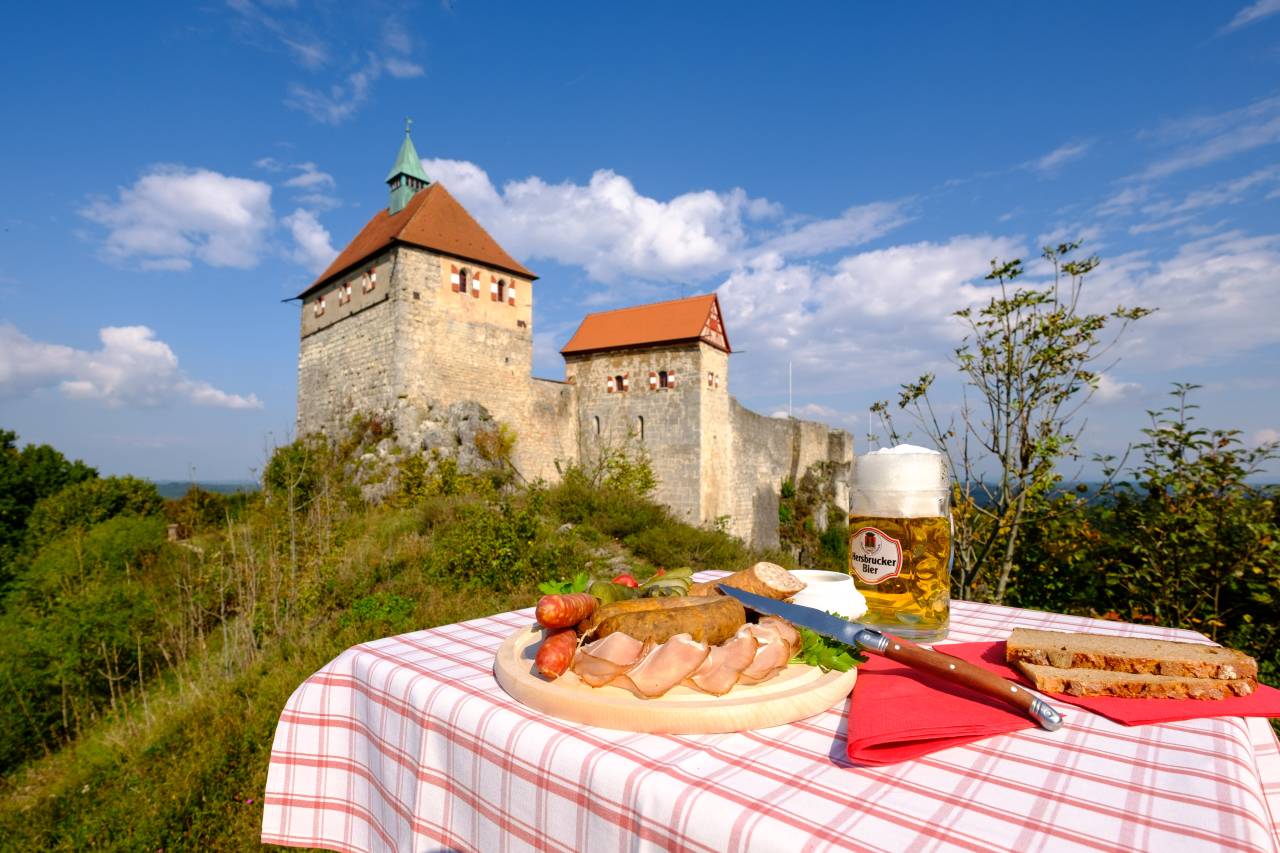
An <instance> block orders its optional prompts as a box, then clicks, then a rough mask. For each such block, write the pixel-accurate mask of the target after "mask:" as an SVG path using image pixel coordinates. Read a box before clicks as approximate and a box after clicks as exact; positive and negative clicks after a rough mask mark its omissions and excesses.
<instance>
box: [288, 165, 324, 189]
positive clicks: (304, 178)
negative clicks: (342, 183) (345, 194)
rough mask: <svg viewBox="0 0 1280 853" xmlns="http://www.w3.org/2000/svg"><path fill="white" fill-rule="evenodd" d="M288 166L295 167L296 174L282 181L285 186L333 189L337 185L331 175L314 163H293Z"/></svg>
mask: <svg viewBox="0 0 1280 853" xmlns="http://www.w3.org/2000/svg"><path fill="white" fill-rule="evenodd" d="M290 168H292V169H296V170H297V171H298V174H296V175H294V176H293V177H292V178H289V179H288V180H287V181H285V182H284V186H286V187H294V188H297V189H304V190H317V189H333V188H334V187H335V186H336V185H337V182H336V181H335V180H334V179H333V175H330V174H329V173H328V172H322V171H320V170H319V169H318V168H317V167H316V164H315V163H295V164H293V165H292V166H291V167H290Z"/></svg>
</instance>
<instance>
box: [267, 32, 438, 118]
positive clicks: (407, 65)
mask: <svg viewBox="0 0 1280 853" xmlns="http://www.w3.org/2000/svg"><path fill="white" fill-rule="evenodd" d="M387 31H388V32H394V33H396V34H397V36H396V37H395V38H391V39H390V41H384V46H385V47H387V48H390V49H391V50H392V51H393V53H390V54H387V53H383V54H377V53H372V52H370V53H368V54H366V57H365V61H364V63H363V64H361V65H360V66H359V67H358V68H356V70H355V71H352V72H351V73H350V74H348V75H347V77H346V79H345V80H343V81H342V82H340V83H332V84H330V85H329V86H328V87H327V88H326V87H320V88H316V87H314V86H304V85H303V84H301V83H292V84H290V86H289V97H288V98H286V99H285V105H286V106H289V107H292V108H293V109H297V110H302V111H303V112H305V113H306V114H307V115H309V116H311V117H312V118H313V119H315V120H316V121H318V122H320V123H321V124H333V125H337V124H342V123H343V122H344V121H346V120H348V119H349V118H351V117H352V116H354V115H355V114H356V111H357V110H359V109H360V107H361V106H363V105H364V102H365V101H366V100H368V99H369V93H370V91H371V90H372V88H373V84H374V83H375V82H376V81H377V80H378V78H380V77H381V76H382V75H383V74H384V73H385V74H387V75H389V76H391V77H394V78H396V79H398V80H407V79H412V78H414V77H421V76H423V75H424V74H425V73H426V72H425V71H424V70H423V68H422V66H421V65H419V64H418V63H416V62H414V61H413V60H411V59H410V58H409V57H408V53H409V52H410V50H411V49H412V45H411V44H410V41H409V38H408V35H407V33H405V32H404V31H403V30H391V29H388V30H387ZM397 53H399V54H400V55H396V54H397Z"/></svg>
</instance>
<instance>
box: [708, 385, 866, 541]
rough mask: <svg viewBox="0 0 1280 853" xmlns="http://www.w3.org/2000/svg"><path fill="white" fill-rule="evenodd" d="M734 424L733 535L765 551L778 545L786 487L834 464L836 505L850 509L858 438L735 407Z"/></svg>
mask: <svg viewBox="0 0 1280 853" xmlns="http://www.w3.org/2000/svg"><path fill="white" fill-rule="evenodd" d="M730 417H731V419H732V423H733V443H732V447H733V451H732V456H733V486H732V489H731V491H730V496H729V499H730V504H731V506H732V507H733V511H732V512H731V513H729V514H730V515H731V518H730V522H729V530H730V532H732V533H733V534H734V535H736V536H740V537H742V538H743V539H745V540H747V541H748V542H752V543H754V544H756V545H759V546H763V547H772V546H775V545H777V544H778V493H779V490H780V488H781V485H782V481H783V480H785V479H787V478H791V479H793V480H799V478H800V477H801V476H803V474H804V472H805V471H806V470H808V468H809V466H811V465H813V464H814V463H816V462H834V463H836V465H837V470H836V477H835V479H836V503H837V505H839V506H841V507H845V508H847V507H848V506H849V482H850V478H851V477H852V471H853V436H851V435H850V434H849V433H848V432H846V431H844V430H838V429H832V428H831V427H829V426H827V425H826V424H821V423H816V422H814V421H802V420H797V419H794V418H767V417H765V416H763V415H759V414H756V413H755V412H753V411H751V410H750V409H747V408H746V407H744V406H743V405H742V404H741V403H739V402H738V401H737V400H736V399H735V400H731V401H730Z"/></svg>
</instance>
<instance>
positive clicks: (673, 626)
mask: <svg viewBox="0 0 1280 853" xmlns="http://www.w3.org/2000/svg"><path fill="white" fill-rule="evenodd" d="M746 621H747V613H746V611H745V610H743V608H742V605H741V604H739V603H738V601H737V599H733V598H729V597H727V596H715V597H714V598H712V597H699V598H638V599H632V600H630V601H617V602H614V603H613V604H606V605H604V606H602V607H600V608H599V609H597V610H596V612H595V613H594V614H593V615H592V616H591V618H589V619H588V620H587V621H586V622H584V623H583V624H582V625H580V626H579V629H580V630H581V631H582V632H583V633H584V634H586V635H588V639H591V640H595V639H599V638H600V637H607V636H608V635H609V634H612V633H614V632H615V631H620V632H622V633H624V634H627V635H629V636H632V637H635V638H636V639H637V640H640V641H642V642H652V643H665V642H666V641H667V640H669V639H671V638H672V637H674V636H675V635H676V634H688V635H690V636H691V637H693V639H695V640H697V641H698V642H699V643H706V644H707V645H710V646H714V645H716V644H718V643H723V642H724V641H725V640H727V639H729V638H730V637H732V636H733V635H734V634H735V633H737V630H738V629H739V628H741V627H742V625H743V624H744V623H745V622H746Z"/></svg>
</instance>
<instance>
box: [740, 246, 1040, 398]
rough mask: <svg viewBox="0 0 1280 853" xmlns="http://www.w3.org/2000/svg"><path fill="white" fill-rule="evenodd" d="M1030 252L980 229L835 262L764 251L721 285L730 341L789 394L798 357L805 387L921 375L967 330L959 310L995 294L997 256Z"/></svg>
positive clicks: (751, 366)
mask: <svg viewBox="0 0 1280 853" xmlns="http://www.w3.org/2000/svg"><path fill="white" fill-rule="evenodd" d="M1022 251H1023V246H1022V245H1021V243H1019V242H1017V241H1013V240H1010V239H1007V238H1000V237H990V236H981V235H980V236H961V237H955V238H952V239H951V240H949V241H947V242H945V243H914V244H910V245H901V246H893V247H890V248H887V249H879V250H875V251H869V252H861V253H858V254H855V255H850V256H847V257H845V258H843V259H841V260H840V261H839V262H838V263H836V264H835V265H834V266H830V267H828V266H821V265H815V264H800V265H792V264H787V263H786V261H785V259H784V258H783V257H782V256H781V255H778V254H776V253H768V254H764V255H761V256H758V257H756V258H754V259H753V260H752V261H751V262H749V263H747V264H744V265H743V266H742V267H740V268H739V269H737V270H735V271H734V272H733V273H732V274H731V275H730V276H729V278H728V280H727V281H726V282H725V283H724V284H723V285H721V286H720V288H719V293H720V295H721V305H722V306H723V308H724V311H725V314H726V326H727V328H728V330H729V336H730V340H731V341H732V342H733V346H734V348H735V349H737V350H743V351H744V355H742V356H740V357H739V359H740V360H739V361H738V362H737V364H738V367H737V368H735V369H736V370H739V371H740V370H742V369H743V368H744V367H745V368H746V369H747V372H748V373H749V374H751V375H752V376H753V377H755V378H756V381H757V383H758V382H760V381H762V380H763V378H764V377H766V376H769V375H771V376H772V379H771V380H770V381H771V384H772V385H773V386H776V387H781V388H782V391H783V393H785V387H786V386H785V381H786V365H787V362H788V361H791V362H792V364H793V372H794V379H795V382H796V388H797V393H798V394H799V393H812V392H814V391H815V390H816V389H818V388H826V389H827V390H828V392H829V391H831V390H834V389H840V390H841V391H846V392H847V391H852V390H856V389H868V388H881V387H883V386H884V385H886V384H896V383H897V382H901V381H906V380H909V379H913V378H914V377H915V376H916V375H918V374H919V373H920V372H922V371H924V370H929V369H932V368H934V367H936V366H937V365H938V364H939V363H940V362H942V361H943V359H944V358H945V356H944V353H946V352H947V351H948V350H949V349H950V348H952V347H953V346H954V345H955V344H956V343H957V342H958V340H959V339H960V337H961V336H962V334H963V328H962V327H961V326H960V325H959V323H958V322H957V320H956V318H955V317H954V316H953V314H954V312H955V311H957V310H958V309H960V308H963V307H965V306H967V305H972V304H974V303H976V302H979V301H981V300H983V299H984V298H985V297H986V295H987V293H989V291H988V290H987V286H986V285H985V284H983V283H982V278H983V276H985V275H986V273H987V272H988V271H989V270H990V263H991V260H992V259H993V258H1002V259H1008V258H1012V257H1016V256H1018V255H1020V254H1022ZM890 366H891V367H890ZM806 389H808V390H807V391H806Z"/></svg>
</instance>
